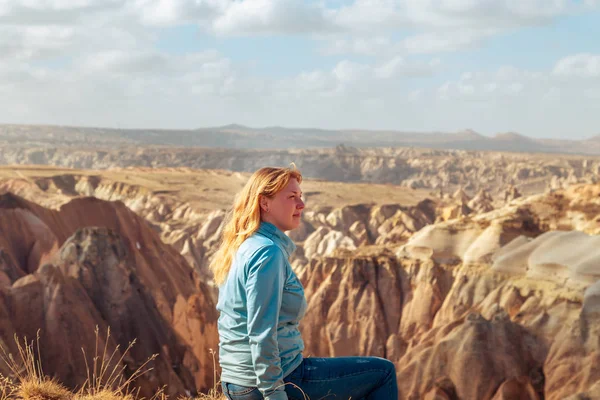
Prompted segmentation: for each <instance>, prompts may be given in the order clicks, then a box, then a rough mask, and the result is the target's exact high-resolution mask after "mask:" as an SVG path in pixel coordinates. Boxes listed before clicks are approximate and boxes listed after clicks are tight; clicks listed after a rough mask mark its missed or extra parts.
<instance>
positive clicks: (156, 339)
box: [0, 150, 600, 399]
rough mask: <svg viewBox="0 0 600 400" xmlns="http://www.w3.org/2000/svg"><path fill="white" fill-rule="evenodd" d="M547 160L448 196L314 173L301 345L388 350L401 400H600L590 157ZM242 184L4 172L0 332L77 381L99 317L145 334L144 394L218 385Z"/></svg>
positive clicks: (301, 270) (131, 173) (193, 173)
mask: <svg viewBox="0 0 600 400" xmlns="http://www.w3.org/2000/svg"><path fill="white" fill-rule="evenodd" d="M381 151H384V150H381ZM411 151H415V150H411ZM506 157H508V156H507V155H498V158H497V161H498V162H500V160H502V159H504V160H506ZM514 157H516V158H518V157H522V156H521V155H514ZM433 158H434V159H435V157H433ZM542 158H543V157H542V156H539V158H535V157H533V158H530V159H526V158H522V159H521V162H523V163H529V165H531V169H529V170H528V171H530V172H527V173H525V172H521V173H519V172H515V171H513V170H511V169H510V167H508V166H505V168H498V167H496V166H494V167H489V168H491V169H490V171H492V172H489V173H490V174H492V173H493V174H498V175H503V176H504V175H507V176H511V177H512V179H514V180H513V181H512V182H509V180H508V179H506V181H505V183H504V184H505V185H509V183H512V184H513V186H512V189H510V190H506V189H505V190H504V191H503V192H502V193H501V195H500V196H499V193H500V192H499V191H498V190H496V191H494V190H493V189H492V188H490V190H486V187H485V186H484V185H480V186H477V187H469V186H468V185H462V184H460V182H459V183H457V184H456V186H455V187H453V189H454V190H452V191H449V190H447V189H446V191H445V192H443V193H441V194H440V193H439V192H437V191H435V190H431V189H432V188H431V187H428V188H419V187H418V186H419V185H412V186H414V187H415V188H411V187H408V186H411V185H404V186H400V185H394V184H390V183H389V181H386V180H385V179H382V180H380V181H379V182H380V183H367V182H363V181H362V179H357V181H358V182H340V180H335V181H333V180H325V179H312V180H311V179H307V180H306V182H305V183H304V184H303V190H304V192H305V193H306V197H307V209H306V210H305V213H304V216H303V221H302V225H301V227H300V228H298V229H297V230H294V231H292V232H289V235H290V236H291V237H292V238H293V240H294V241H295V242H296V244H297V245H298V249H297V251H296V252H295V253H294V255H293V256H292V265H293V268H294V270H295V271H296V273H297V274H298V276H299V277H300V279H301V281H302V283H303V285H304V288H305V293H306V296H307V300H308V302H309V308H308V311H307V315H306V317H305V319H304V320H303V322H302V325H301V329H302V332H303V337H304V339H305V344H306V352H305V355H306V356H311V355H312V356H339V355H377V356H381V357H386V358H388V359H390V360H392V361H393V362H394V363H395V364H396V368H397V372H398V376H397V377H398V385H399V391H400V398H402V399H421V398H427V399H565V398H572V399H587V398H590V399H591V398H598V396H600V389H599V388H600V373H599V372H598V370H597V368H595V364H596V361H597V357H598V354H600V353H599V349H598V341H597V337H598V332H599V331H600V325H599V322H598V321H599V319H598V315H599V313H600V308H598V307H599V306H598V305H599V304H600V302H599V301H598V296H600V290H599V289H598V284H597V283H596V282H597V280H598V278H599V277H600V276H599V275H600V268H598V265H599V261H600V253H598V250H597V247H598V246H597V245H598V240H597V236H596V235H597V234H598V232H599V231H600V217H599V212H600V186H599V185H597V184H595V183H594V182H595V175H596V173H595V172H594V170H593V168H594V165H595V164H593V161H589V162H586V163H584V162H583V161H581V163H580V164H578V163H575V162H573V161H570V160H571V159H570V158H568V157H566V158H564V159H563V158H557V159H555V160H553V161H550V160H549V159H547V160H546V161H547V162H549V163H550V162H551V163H552V164H554V165H563V167H562V168H564V170H562V172H561V173H565V174H569V172H566V171H571V170H572V171H575V170H577V168H579V169H578V170H577V171H579V172H573V174H574V175H573V176H574V177H575V178H577V179H575V178H572V179H570V180H569V179H566V180H562V181H559V183H558V184H556V185H555V186H554V187H550V186H549V184H548V183H547V182H545V178H546V175H544V173H545V172H544V173H541V172H539V171H545V170H544V167H543V162H542V161H539V160H542ZM456 159H457V161H456V162H457V163H463V165H465V164H464V163H466V162H467V161H466V160H464V159H461V158H460V157H458V156H457V157H456ZM428 160H429V159H427V158H424V159H423V160H422V161H421V162H422V163H425V164H427V163H429V162H432V163H433V164H432V165H437V164H435V162H438V161H439V160H438V161H435V162H434V161H430V160H429V161H428ZM263 161H265V160H263ZM266 161H270V162H272V163H282V162H287V160H283V159H279V160H276V159H271V160H266ZM266 161H265V162H266ZM439 162H441V161H439ZM481 162H482V163H486V162H487V163H489V160H484V159H483V158H482V159H481ZM504 162H505V161H504ZM536 163H539V164H536ZM444 165H446V166H448V165H451V164H444ZM535 165H538V167H539V168H540V169H539V170H537V171H538V172H536V173H534V172H531V171H534V170H536V169H535V168H538V167H535V168H534V167H533V166H535ZM248 168H249V167H248ZM430 168H434V167H433V166H431V167H430ZM438 168H439V166H438ZM465 168H466V167H465ZM570 168H571V169H570ZM582 168H583V169H582ZM447 170H448V171H454V170H453V168H451V167H448V168H447ZM483 170H485V168H484V169H483ZM550 170H551V171H554V172H556V170H555V169H552V168H550V169H548V171H550ZM373 171H380V168H373ZM440 171H441V172H440ZM444 171H446V169H440V170H438V171H437V172H438V175H443V173H444ZM470 171H473V170H470ZM475 171H477V169H475ZM581 171H587V172H581ZM471 173H472V175H473V176H474V177H477V178H481V176H482V174H483V176H485V173H481V172H471ZM536 174H539V175H536ZM431 175H432V176H433V171H432V172H431ZM577 175H578V176H579V177H577ZM389 176H390V177H393V176H396V175H394V173H392V172H390V175H389ZM247 177H248V173H247V172H243V171H241V172H232V171H226V170H196V169H192V168H189V167H178V168H139V167H130V168H109V169H105V170H75V169H69V168H56V167H40V166H22V165H13V166H10V167H3V168H0V194H1V195H0V221H1V222H0V249H1V253H0V254H1V261H0V294H1V296H0V316H1V317H0V318H2V321H3V322H2V330H1V332H0V338H1V340H2V342H1V343H2V345H3V346H5V347H7V348H9V349H12V351H15V349H14V344H13V341H12V336H13V334H19V335H27V337H35V334H36V331H37V330H38V329H40V330H41V338H42V339H41V340H42V344H41V347H42V358H43V360H42V361H43V364H44V367H45V369H44V370H45V371H46V372H47V373H48V374H51V375H52V376H56V377H57V378H59V379H60V380H61V381H63V382H65V384H67V385H69V386H76V385H79V384H81V383H82V381H83V380H84V379H85V366H84V364H83V361H84V360H83V357H82V356H81V348H82V347H83V348H84V349H86V352H87V353H88V354H93V346H94V328H95V326H98V327H99V330H100V331H101V332H102V331H103V330H104V331H105V330H106V328H108V327H109V326H110V327H111V331H112V333H113V335H112V338H110V339H109V341H108V343H107V346H108V347H109V348H110V349H114V348H116V346H117V345H120V347H119V348H123V347H125V346H126V345H127V343H128V342H129V341H131V340H133V339H134V338H137V344H136V345H135V346H134V347H133V350H132V352H131V353H128V355H127V357H125V358H124V359H123V360H122V361H121V362H122V363H124V364H125V365H126V367H127V368H126V370H125V371H126V372H125V373H128V372H130V371H132V370H135V369H136V368H137V367H139V366H140V365H141V364H142V363H143V362H144V361H145V360H146V359H147V358H148V357H150V356H151V355H152V354H159V355H158V357H157V358H156V360H154V361H152V365H153V367H154V369H153V370H152V371H151V372H149V373H148V374H145V375H143V376H142V377H141V378H139V380H138V381H137V383H138V384H139V385H140V386H141V387H143V389H144V392H143V393H145V394H147V395H151V393H153V391H155V390H157V389H158V388H159V387H161V386H162V385H167V388H168V393H169V394H171V395H177V394H192V393H194V392H195V391H196V390H198V391H206V390H207V389H208V388H210V387H212V385H213V372H214V371H213V360H212V356H211V354H210V349H216V348H217V341H218V337H217V331H216V319H217V314H216V311H215V308H214V307H215V299H216V293H217V290H216V288H215V287H214V286H213V285H212V283H211V281H210V274H209V273H208V271H207V264H208V260H210V257H211V256H212V254H213V253H214V251H215V248H216V245H217V242H218V238H219V233H220V229H222V225H223V220H224V218H225V216H226V213H227V209H228V207H229V205H230V203H231V200H232V197H233V194H234V193H235V192H236V191H237V190H239V188H241V186H242V185H243V184H244V182H245V180H246V179H247ZM498 179H499V181H501V178H498ZM519 179H520V180H519ZM527 179H531V181H530V182H537V183H536V184H530V185H529V186H527V185H524V184H523V183H522V182H527ZM374 180H375V181H378V180H377V179H374ZM465 182H466V181H465ZM396 183H399V182H396ZM519 185H521V186H519ZM461 186H462V187H461ZM498 187H502V186H496V188H498ZM517 187H520V188H521V189H517ZM476 188H477V190H475V189H476ZM524 188H528V189H527V190H525V189H524ZM520 190H522V192H521V191H520Z"/></svg>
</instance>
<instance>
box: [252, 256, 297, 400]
mask: <svg viewBox="0 0 600 400" xmlns="http://www.w3.org/2000/svg"><path fill="white" fill-rule="evenodd" d="M284 266H285V259H284V257H283V253H282V251H281V249H279V248H278V247H277V246H276V245H271V246H266V247H262V248H260V249H259V250H257V251H256V252H255V253H254V254H253V255H252V257H251V258H250V260H248V279H247V281H246V298H247V309H248V336H249V338H250V351H251V352H252V362H253V364H254V371H255V373H256V377H257V386H258V389H259V390H260V391H261V393H262V394H263V396H264V398H265V400H287V399H288V397H287V394H286V393H285V388H284V386H283V371H282V369H281V359H280V358H279V346H278V343H277V324H278V321H279V310H280V309H281V299H282V295H283V286H284V282H285V278H286V276H285V268H284Z"/></svg>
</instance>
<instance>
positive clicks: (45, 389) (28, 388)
mask: <svg viewBox="0 0 600 400" xmlns="http://www.w3.org/2000/svg"><path fill="white" fill-rule="evenodd" d="M14 394H15V395H16V398H20V399H23V400H70V399H72V398H73V393H71V392H70V391H69V390H68V389H66V388H65V387H64V386H63V385H61V384H60V383H58V382H57V381H56V380H54V379H46V380H42V381H39V380H37V379H26V380H24V381H21V382H19V386H18V388H17V390H16V391H15V393H14Z"/></svg>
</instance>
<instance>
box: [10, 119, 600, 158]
mask: <svg viewBox="0 0 600 400" xmlns="http://www.w3.org/2000/svg"><path fill="white" fill-rule="evenodd" d="M340 144H344V145H346V146H353V147H359V148H366V147H371V148H372V147H421V148H433V149H444V150H481V151H514V152H540V153H571V154H587V155H600V135H597V136H593V137H591V138H588V139H584V140H568V139H535V138H530V137H527V136H525V135H522V134H520V133H516V132H504V133H498V134H496V135H495V136H491V137H490V136H484V135H482V134H480V133H478V132H476V131H474V130H471V129H466V130H463V131H458V132H451V133H448V132H409V131H393V130H359V129H341V130H331V129H319V128H288V127H281V126H269V127H265V128H251V127H247V126H244V125H239V124H229V125H224V126H218V127H208V128H198V129H189V130H185V129H170V130H169V129H112V128H89V127H69V126H48V125H0V145H4V146H9V147H11V146H16V147H20V148H22V147H38V146H39V147H62V146H76V147H86V146H93V147H96V146H111V147H112V146H114V145H125V146H127V145H129V146H177V147H208V148H228V149H303V148H327V147H336V146H338V145H340Z"/></svg>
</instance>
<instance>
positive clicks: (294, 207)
mask: <svg viewBox="0 0 600 400" xmlns="http://www.w3.org/2000/svg"><path fill="white" fill-rule="evenodd" d="M260 206H261V212H262V220H263V221H266V222H270V223H272V224H273V225H275V226H276V227H277V228H279V229H280V230H282V231H284V232H285V231H291V230H292V229H295V228H297V227H298V225H300V219H301V217H302V210H303V209H304V201H303V200H302V190H300V184H299V183H298V181H297V180H296V179H294V178H292V179H290V181H289V182H288V184H287V185H286V186H285V187H284V188H283V190H281V191H280V192H279V193H277V194H276V195H275V196H273V198H271V199H269V198H267V197H262V198H261V204H260Z"/></svg>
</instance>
